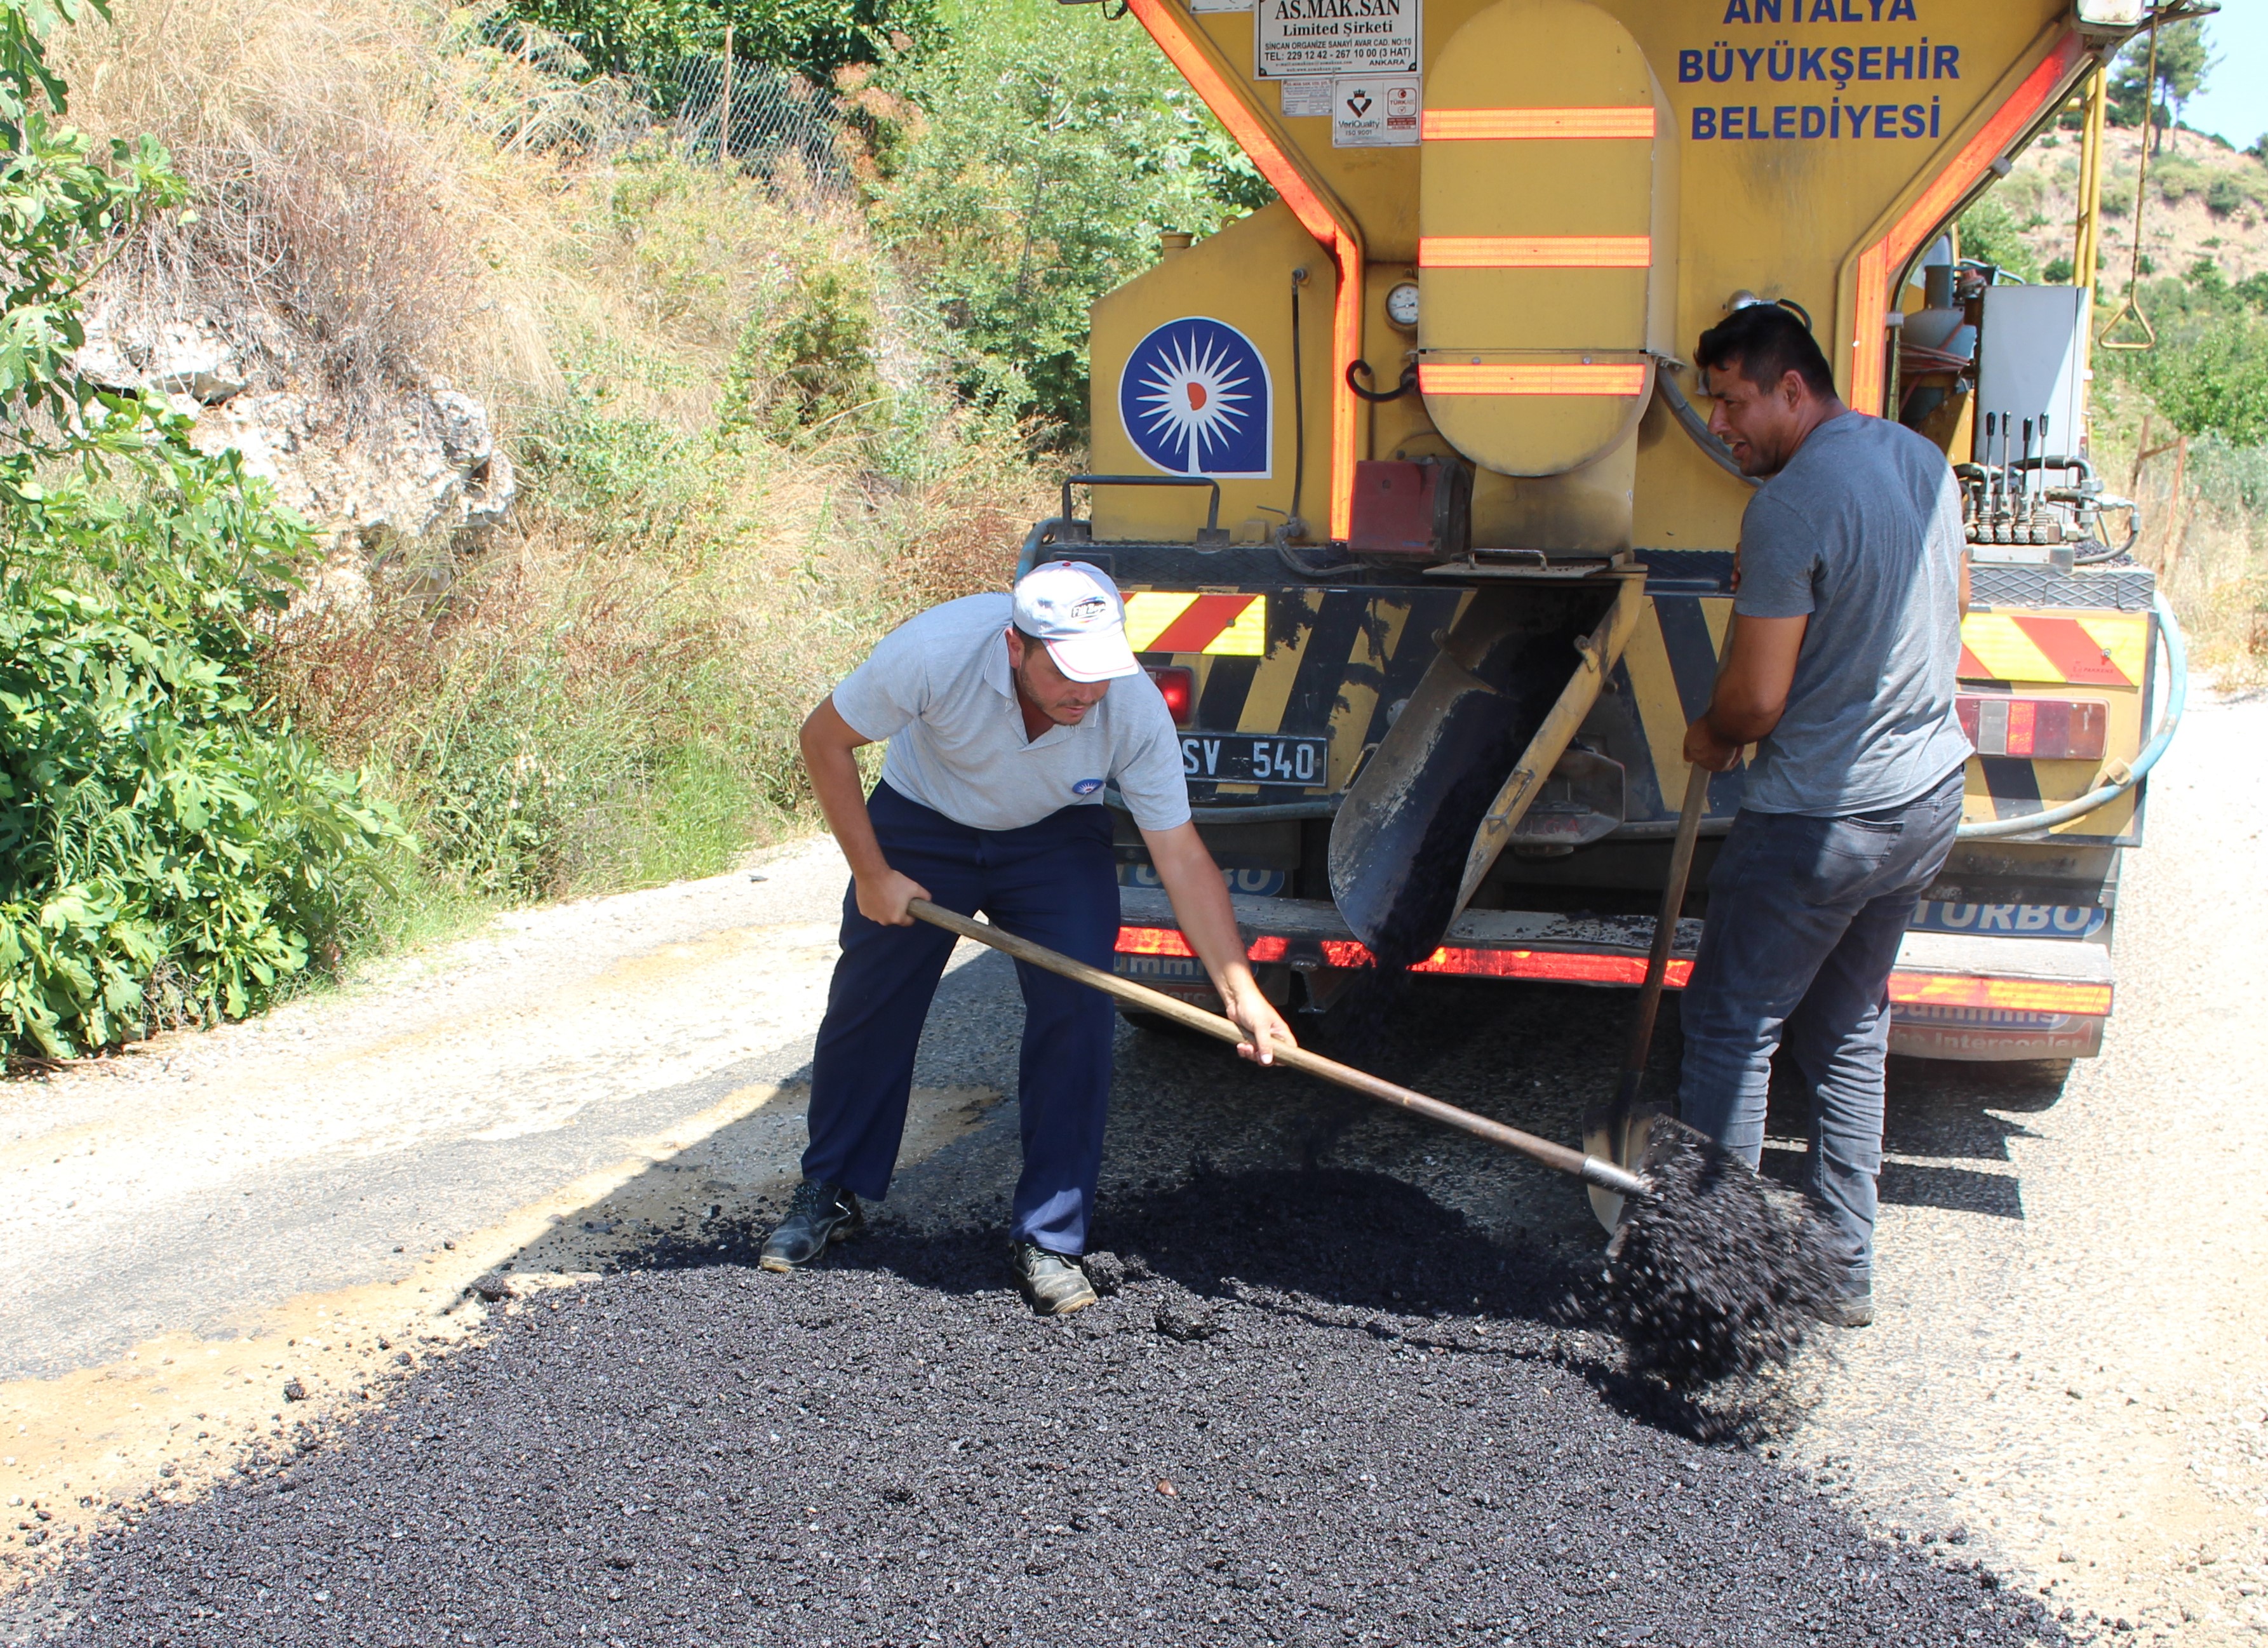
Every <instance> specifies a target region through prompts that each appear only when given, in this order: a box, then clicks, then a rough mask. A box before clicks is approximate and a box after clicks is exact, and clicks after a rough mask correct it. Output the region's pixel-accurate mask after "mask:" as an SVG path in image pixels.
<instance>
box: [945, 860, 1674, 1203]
mask: <svg viewBox="0 0 2268 1648" xmlns="http://www.w3.org/2000/svg"><path fill="white" fill-rule="evenodd" d="M906 911H907V913H908V914H909V915H910V916H915V917H916V918H917V919H918V920H921V921H925V922H927V923H930V925H932V927H942V928H944V929H945V930H946V931H947V932H950V933H958V934H960V935H961V937H962V938H973V939H975V940H976V942H977V943H978V944H981V945H990V946H991V947H992V948H993V949H995V950H998V951H1000V952H1002V953H1004V954H1006V955H1012V956H1013V957H1015V959H1016V960H1019V961H1028V962H1029V963H1031V965H1032V966H1034V967H1042V968H1044V969H1045V970H1046V971H1048V972H1049V973H1057V974H1060V975H1063V976H1064V978H1067V979H1073V980H1076V981H1077V982H1079V983H1081V984H1086V985H1091V986H1093V987H1094V989H1096V990H1101V992H1102V993H1103V994H1104V995H1106V996H1113V997H1117V999H1119V1000H1120V1001H1122V1002H1124V1003H1125V1004H1127V1005H1128V1006H1130V1007H1138V1008H1140V1009H1141V1010H1142V1011H1143V1012H1153V1013H1156V1014H1157V1015H1158V1016H1159V1017H1160V1018H1161V1019H1172V1020H1173V1021H1174V1022H1175V1024H1178V1025H1185V1026H1188V1027H1189V1029H1192V1030H1195V1031H1198V1032H1200V1033H1201V1034H1205V1035H1209V1036H1212V1037H1214V1038H1215V1039H1217V1040H1219V1041H1232V1042H1233V1041H1244V1040H1245V1039H1246V1038H1245V1034H1244V1032H1243V1031H1241V1030H1240V1029H1239V1028H1237V1026H1236V1025H1235V1023H1234V1022H1233V1020H1231V1019H1224V1018H1222V1017H1221V1016H1220V1015H1219V1013H1211V1012H1206V1011H1205V1010H1204V1008H1202V1007H1192V1006H1191V1005H1189V1003H1187V1002H1185V1001H1179V1000H1176V999H1175V997H1171V996H1168V995H1167V994H1165V993H1164V992H1163V991H1161V990H1152V989H1150V988H1149V987H1148V986H1146V985H1142V984H1137V983H1135V982H1132V981H1131V980H1130V979H1123V978H1120V977H1119V976H1118V975H1116V974H1115V973H1105V972H1104V971H1102V969H1101V968H1100V967H1089V966H1087V965H1086V963H1085V962H1083V961H1074V960H1071V958H1070V957H1069V956H1067V955H1058V954H1057V953H1056V952H1055V951H1053V950H1049V949H1046V948H1044V947H1042V945H1035V944H1034V943H1033V942H1032V941H1031V940H1030V939H1028V938H1017V937H1016V935H1015V934H1013V933H1010V932H1003V931H1000V929H998V927H994V926H990V925H989V924H988V923H983V922H980V921H972V920H970V919H969V918H968V916H962V915H960V914H958V913H957V912H955V911H953V910H949V909H940V908H939V906H937V905H935V904H932V903H931V902H930V901H928V900H927V899H909V900H908V901H907V902H906ZM1273 1052H1274V1055H1275V1061H1276V1063H1278V1064H1281V1065H1284V1066H1285V1067H1286V1068H1287V1069H1291V1070H1304V1071H1306V1072H1307V1074H1308V1075H1310V1076H1317V1077H1321V1078H1322V1079H1323V1080H1325V1081H1327V1082H1333V1083H1336V1084H1337V1085H1339V1086H1341V1087H1345V1088H1350V1089H1351V1090H1352V1091H1354V1092H1356V1093H1361V1094H1364V1095H1365V1096H1366V1097H1368V1098H1372V1099H1376V1100H1380V1101H1381V1102H1382V1103H1385V1104H1390V1105H1395V1106H1397V1107H1400V1108H1402V1109H1404V1110H1412V1111H1415V1112H1416V1113H1417V1114H1418V1115H1422V1116H1429V1117H1431V1118H1432V1120H1434V1121H1436V1122H1443V1123H1446V1124H1447V1126H1450V1127H1453V1128H1458V1129H1462V1130H1463V1131H1464V1132H1467V1133H1470V1134H1471V1135H1473V1136H1474V1137H1476V1138H1484V1139H1486V1140H1488V1141H1489V1143H1490V1144H1501V1145H1503V1146H1504V1147H1505V1148H1506V1150H1514V1151H1519V1152H1520V1153H1521V1155H1523V1156H1526V1157H1528V1159H1531V1160H1533V1161H1538V1162H1541V1163H1543V1166H1546V1167H1549V1168H1551V1169H1553V1170H1554V1171H1555V1172H1558V1173H1572V1174H1574V1175H1575V1176H1576V1177H1577V1178H1578V1179H1580V1180H1581V1181H1583V1182H1584V1183H1585V1184H1587V1185H1589V1186H1591V1187H1592V1193H1593V1194H1594V1195H1596V1194H1597V1193H1598V1192H1599V1191H1602V1190H1605V1191H1609V1192H1611V1193H1612V1194H1613V1196H1614V1197H1615V1205H1616V1207H1620V1206H1621V1205H1622V1199H1623V1198H1624V1196H1646V1194H1647V1193H1648V1192H1647V1186H1646V1181H1645V1180H1644V1179H1642V1178H1640V1177H1639V1176H1638V1174H1636V1173H1631V1172H1629V1171H1627V1170H1625V1169H1624V1168H1622V1167H1618V1166H1616V1165H1615V1164H1614V1163H1613V1162H1610V1161H1602V1160H1601V1159H1599V1158H1598V1157H1596V1156H1586V1155H1585V1154H1583V1153H1582V1152H1581V1151H1573V1150H1570V1149H1568V1148H1567V1147H1566V1146H1565V1144H1553V1143H1552V1142H1551V1141H1550V1139H1547V1138H1538V1137H1536V1136H1535V1134H1533V1133H1523V1132H1521V1130H1520V1129H1518V1128H1514V1127H1506V1126H1505V1124H1504V1123H1503V1122H1491V1121H1490V1120H1489V1119H1488V1117H1486V1116H1481V1115H1474V1114H1473V1113H1472V1112H1471V1111H1469V1110H1460V1109H1459V1108H1458V1107H1456V1106H1454V1105H1453V1104H1445V1103H1443V1102H1442V1101H1441V1100H1439V1099H1433V1098H1429V1097H1427V1096H1426V1095H1425V1094H1424V1093H1417V1092H1413V1091H1412V1090H1411V1089H1410V1088H1407V1087H1398V1086H1396V1085H1395V1084H1394V1083H1392V1082H1390V1081H1382V1080H1381V1079H1380V1078H1377V1077H1375V1076H1373V1075H1370V1074H1368V1073H1367V1072H1366V1071H1363V1070H1357V1069H1355V1068H1354V1067H1353V1066H1352V1065H1351V1064H1342V1063H1339V1062H1338V1061H1337V1060H1336V1059H1327V1058H1325V1057H1323V1056H1322V1055H1321V1054H1320V1053H1310V1052H1308V1051H1307V1048H1291V1047H1278V1048H1274V1049H1273Z"/></svg>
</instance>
